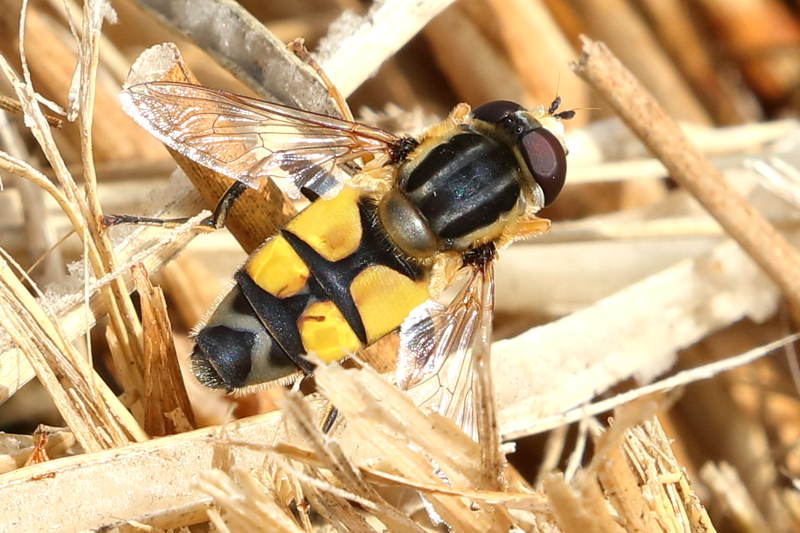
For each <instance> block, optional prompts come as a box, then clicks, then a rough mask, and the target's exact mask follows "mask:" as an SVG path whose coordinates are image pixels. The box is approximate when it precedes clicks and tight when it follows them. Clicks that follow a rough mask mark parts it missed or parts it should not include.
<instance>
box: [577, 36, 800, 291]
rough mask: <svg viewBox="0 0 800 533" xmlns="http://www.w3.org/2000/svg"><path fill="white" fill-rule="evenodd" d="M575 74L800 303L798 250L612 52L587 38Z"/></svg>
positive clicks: (799, 258) (799, 260)
mask: <svg viewBox="0 0 800 533" xmlns="http://www.w3.org/2000/svg"><path fill="white" fill-rule="evenodd" d="M583 47H584V48H583V54H582V56H581V58H580V60H579V62H578V63H577V64H575V67H574V68H575V70H576V72H577V73H578V74H579V75H580V76H581V77H583V78H584V79H586V80H587V81H588V82H589V83H591V84H592V85H593V86H594V87H595V88H596V89H597V90H598V91H599V92H600V93H601V94H602V95H603V97H604V98H605V99H606V100H607V101H608V102H609V104H610V105H611V106H612V107H613V108H614V109H615V111H616V112H617V113H619V115H620V117H621V118H622V119H623V120H624V121H625V123H626V124H628V126H629V127H631V129H633V130H634V131H635V132H636V134H637V135H639V137H640V138H641V139H642V141H643V142H644V143H645V144H646V145H647V146H648V148H649V149H650V150H652V151H653V153H654V154H656V155H657V156H658V157H659V159H661V161H662V162H663V163H664V166H665V167H667V170H669V172H670V176H671V177H672V178H673V179H675V180H676V181H677V182H678V183H680V184H681V185H682V186H684V187H685V188H686V189H687V190H689V191H690V192H691V193H692V194H693V195H694V196H695V197H696V198H697V199H698V200H699V201H700V203H702V204H703V206H704V207H705V208H706V209H707V210H708V211H709V212H710V213H711V214H712V215H713V216H714V218H716V219H717V220H718V221H719V223H720V224H721V225H722V227H724V228H725V229H726V230H727V231H728V232H729V233H730V234H731V236H732V237H733V238H734V239H736V241H737V242H738V243H739V244H740V245H741V246H742V247H743V248H744V249H745V250H747V252H748V253H749V254H750V255H751V256H752V257H753V259H754V260H755V261H756V262H757V263H758V264H759V265H760V266H761V267H762V268H763V269H764V270H765V271H766V272H767V274H768V275H769V276H770V277H771V278H772V279H773V280H774V281H775V283H777V284H778V285H779V286H780V287H781V289H782V290H783V292H784V293H785V294H786V297H787V298H789V300H790V301H792V302H793V304H794V305H795V306H800V254H798V252H797V251H796V250H795V249H793V248H792V247H791V245H789V244H788V243H787V242H786V240H785V239H784V238H783V237H782V236H781V235H780V234H779V233H778V232H777V231H776V230H775V228H773V227H772V226H771V225H770V224H769V223H768V222H767V221H766V220H764V218H763V217H762V216H761V215H760V214H759V213H758V212H757V211H756V210H755V209H754V208H753V206H752V205H751V204H750V203H748V202H747V201H745V200H744V199H742V198H741V197H740V196H739V195H738V194H737V193H736V192H735V191H734V190H733V189H731V188H730V186H729V185H728V184H727V183H726V182H725V180H724V179H723V177H722V176H721V174H720V172H719V171H718V170H717V169H716V168H715V167H714V166H713V165H711V163H710V162H709V161H708V159H706V158H704V157H703V156H702V155H701V154H700V153H699V152H698V151H697V149H696V148H695V147H694V146H692V145H691V144H690V143H689V142H688V141H687V139H686V137H685V136H684V135H683V134H682V133H681V132H680V130H679V129H678V127H677V125H675V123H674V122H673V120H672V119H671V118H669V116H668V115H667V114H666V112H665V111H664V110H663V108H661V107H660V106H659V105H658V103H657V102H656V101H655V99H654V98H653V97H652V96H651V95H650V94H649V93H648V92H647V91H646V90H645V89H644V88H643V87H642V86H641V85H640V84H639V82H638V81H637V80H636V78H635V77H634V76H633V75H632V74H631V73H630V71H628V70H627V69H626V68H625V67H624V66H623V65H622V63H620V62H619V60H618V59H617V58H616V57H614V55H613V54H612V53H611V51H610V50H609V49H608V48H607V47H606V46H605V45H603V43H600V42H594V41H591V40H589V39H584V44H583Z"/></svg>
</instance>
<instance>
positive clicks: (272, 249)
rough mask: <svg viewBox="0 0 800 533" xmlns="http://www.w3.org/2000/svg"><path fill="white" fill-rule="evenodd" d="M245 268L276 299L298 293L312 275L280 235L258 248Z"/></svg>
mask: <svg viewBox="0 0 800 533" xmlns="http://www.w3.org/2000/svg"><path fill="white" fill-rule="evenodd" d="M246 269H247V273H248V274H250V277H251V278H253V281H254V282H256V284H257V285H258V286H259V287H261V288H262V289H264V290H265V291H267V292H268V293H270V294H271V295H273V296H275V297H276V298H286V297H287V296H291V295H293V294H296V293H297V292H298V291H299V290H301V289H302V288H303V287H304V286H305V284H306V281H307V280H308V276H309V275H310V272H309V270H308V267H307V266H306V264H305V263H304V262H303V260H302V259H300V256H299V255H297V252H295V251H294V249H293V248H292V246H291V245H290V244H289V243H288V242H287V241H286V239H284V238H283V237H281V236H280V235H279V236H277V237H274V238H273V239H271V240H270V241H269V242H267V244H265V245H264V246H263V247H262V248H261V249H260V250H259V251H257V252H256V253H255V254H254V255H253V256H252V257H251V258H250V260H249V261H248V262H247V267H246Z"/></svg>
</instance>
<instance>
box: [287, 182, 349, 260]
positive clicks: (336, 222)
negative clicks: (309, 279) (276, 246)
mask: <svg viewBox="0 0 800 533" xmlns="http://www.w3.org/2000/svg"><path fill="white" fill-rule="evenodd" d="M359 196H360V193H359V192H358V190H356V189H353V188H351V187H344V188H343V189H342V191H341V192H340V193H339V194H337V195H336V196H335V197H334V198H331V199H329V200H325V199H320V200H317V201H316V202H314V203H312V204H311V205H310V206H308V207H307V208H306V209H305V210H304V211H303V212H302V213H300V214H299V215H297V216H296V217H295V218H293V219H292V220H291V221H290V222H289V223H288V224H287V225H286V229H287V230H288V231H290V232H292V233H294V234H295V235H297V236H298V237H300V238H301V239H302V240H303V241H305V242H306V243H307V244H308V245H309V246H311V247H312V248H313V249H314V250H315V251H316V252H317V253H318V254H319V255H321V256H322V257H324V258H325V259H327V260H328V261H338V260H340V259H344V258H345V257H347V256H348V255H350V254H352V253H353V252H355V251H356V249H357V248H358V245H359V243H360V242H361V233H362V228H361V216H360V215H359V212H358V199H359Z"/></svg>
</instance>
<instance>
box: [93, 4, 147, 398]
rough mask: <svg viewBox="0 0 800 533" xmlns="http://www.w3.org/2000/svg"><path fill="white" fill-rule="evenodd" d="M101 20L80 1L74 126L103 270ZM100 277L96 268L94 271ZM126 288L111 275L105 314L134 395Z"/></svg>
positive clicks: (134, 358) (134, 329) (138, 374)
mask: <svg viewBox="0 0 800 533" xmlns="http://www.w3.org/2000/svg"><path fill="white" fill-rule="evenodd" d="M102 20H103V4H102V2H96V1H95V2H92V1H87V2H84V6H83V27H82V33H83V38H82V40H81V46H80V48H81V54H80V62H81V69H80V74H81V80H80V81H81V83H80V87H81V92H80V113H79V114H78V126H79V128H80V131H81V136H80V139H81V164H82V165H83V180H84V191H85V194H86V202H85V203H82V204H81V205H82V208H83V210H84V213H85V214H86V217H85V218H86V225H87V226H88V229H89V232H90V234H91V236H92V240H93V241H94V243H95V245H96V247H97V252H98V254H99V256H100V258H101V260H102V263H103V272H102V273H103V274H105V273H107V272H113V271H114V270H115V269H116V266H117V261H116V258H115V256H114V251H113V249H112V246H111V242H110V241H109V239H108V236H107V235H106V234H105V233H104V231H103V230H102V228H101V227H100V217H101V215H102V212H103V211H102V207H101V206H100V199H99V197H98V195H97V176H96V175H95V172H94V152H93V141H92V139H93V136H92V123H93V121H94V101H95V92H96V84H95V78H96V75H97V63H98V58H99V53H100V47H99V40H100V28H101V26H102ZM95 274H96V275H97V276H98V277H100V275H101V273H100V272H97V271H96V272H95ZM128 292H129V291H128V288H127V287H126V285H125V281H124V280H123V279H121V278H117V279H114V280H112V281H111V282H110V284H109V311H110V312H109V316H110V318H111V323H112V325H113V330H114V334H115V335H116V337H117V340H118V341H119V346H120V348H121V349H122V353H123V354H124V357H125V359H126V360H125V361H120V360H119V357H115V358H114V361H115V364H116V365H117V367H118V368H117V370H118V373H119V375H121V376H125V379H122V380H121V381H122V382H123V384H124V385H127V386H126V392H127V393H129V394H131V397H132V398H135V397H137V396H138V394H139V393H140V391H142V390H143V387H142V383H143V377H142V372H143V368H144V356H143V354H142V345H141V338H142V326H141V323H140V322H139V317H138V316H137V315H136V311H135V309H134V308H133V303H132V302H131V300H130V297H129V295H128Z"/></svg>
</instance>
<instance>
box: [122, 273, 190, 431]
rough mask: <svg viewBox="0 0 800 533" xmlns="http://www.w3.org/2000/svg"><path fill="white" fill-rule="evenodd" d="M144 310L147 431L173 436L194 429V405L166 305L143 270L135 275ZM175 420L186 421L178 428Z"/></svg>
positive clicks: (144, 397) (145, 418) (145, 412)
mask: <svg viewBox="0 0 800 533" xmlns="http://www.w3.org/2000/svg"><path fill="white" fill-rule="evenodd" d="M133 278H134V283H135V286H136V290H137V292H138V293H139V299H140V305H141V308H142V334H143V336H144V356H145V367H144V395H143V397H142V402H143V403H144V429H145V431H146V432H147V433H148V435H150V436H163V435H172V434H175V433H182V432H185V431H189V430H191V429H193V428H194V427H195V423H194V416H193V414H192V406H191V404H190V403H189V397H188V395H187V394H186V389H185V388H184V385H183V378H182V377H181V370H180V367H179V366H178V355H177V353H176V352H175V343H174V341H173V339H172V328H171V327H170V322H169V317H168V316H167V305H166V302H165V301H164V293H163V292H162V291H161V289H158V288H156V287H153V285H152V283H150V279H149V277H148V276H147V273H146V271H145V270H144V269H143V267H141V266H139V267H135V268H134V272H133ZM175 420H183V421H185V422H184V424H182V425H180V426H177V425H176V423H175Z"/></svg>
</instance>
